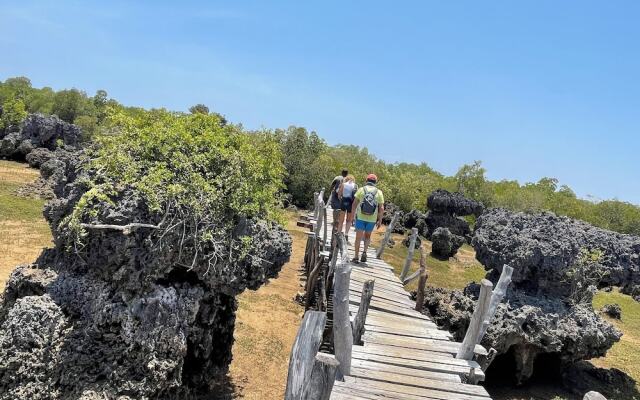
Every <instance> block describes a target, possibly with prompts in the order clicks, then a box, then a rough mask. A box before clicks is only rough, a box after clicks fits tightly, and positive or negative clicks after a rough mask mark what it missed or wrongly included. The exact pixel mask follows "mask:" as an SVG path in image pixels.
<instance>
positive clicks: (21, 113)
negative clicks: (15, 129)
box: [0, 99, 27, 129]
mask: <svg viewBox="0 0 640 400" xmlns="http://www.w3.org/2000/svg"><path fill="white" fill-rule="evenodd" d="M26 117H27V111H26V109H25V106H24V103H23V102H22V100H19V99H9V100H6V101H5V102H4V103H3V104H2V116H1V117H0V129H4V128H6V127H8V126H10V125H18V124H20V123H21V122H22V121H23V120H24V119H25V118H26Z"/></svg>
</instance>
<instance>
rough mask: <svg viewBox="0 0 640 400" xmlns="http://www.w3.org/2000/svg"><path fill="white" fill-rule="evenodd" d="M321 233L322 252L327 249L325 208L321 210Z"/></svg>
mask: <svg viewBox="0 0 640 400" xmlns="http://www.w3.org/2000/svg"><path fill="white" fill-rule="evenodd" d="M322 220H323V224H322V225H324V227H323V232H322V250H323V251H324V250H326V249H327V207H323V208H322Z"/></svg>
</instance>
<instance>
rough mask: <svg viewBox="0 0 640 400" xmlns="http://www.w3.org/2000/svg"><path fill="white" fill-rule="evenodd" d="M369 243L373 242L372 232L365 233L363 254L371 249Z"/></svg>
mask: <svg viewBox="0 0 640 400" xmlns="http://www.w3.org/2000/svg"><path fill="white" fill-rule="evenodd" d="M369 243H371V232H365V234H364V247H363V249H362V253H363V254H367V250H368V249H369Z"/></svg>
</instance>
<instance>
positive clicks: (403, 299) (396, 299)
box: [349, 280, 415, 307]
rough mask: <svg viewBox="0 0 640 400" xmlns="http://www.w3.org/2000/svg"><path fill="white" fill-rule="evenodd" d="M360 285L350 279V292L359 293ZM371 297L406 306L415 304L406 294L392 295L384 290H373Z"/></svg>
mask: <svg viewBox="0 0 640 400" xmlns="http://www.w3.org/2000/svg"><path fill="white" fill-rule="evenodd" d="M360 287H362V285H359V284H358V283H357V282H355V281H354V280H351V284H350V285H349V291H350V292H351V294H358V293H360ZM373 298H374V299H379V300H386V301H390V302H392V303H396V304H399V305H403V306H406V307H413V306H414V305H415V302H414V301H413V300H411V299H410V298H409V297H408V296H401V295H393V294H390V293H388V292H386V291H384V290H376V291H374V292H373Z"/></svg>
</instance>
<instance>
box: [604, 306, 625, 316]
mask: <svg viewBox="0 0 640 400" xmlns="http://www.w3.org/2000/svg"><path fill="white" fill-rule="evenodd" d="M600 311H602V312H603V313H605V314H607V315H608V316H610V317H611V318H615V319H620V318H622V308H620V306H619V305H618V304H605V305H604V307H602V309H601V310H600Z"/></svg>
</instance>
